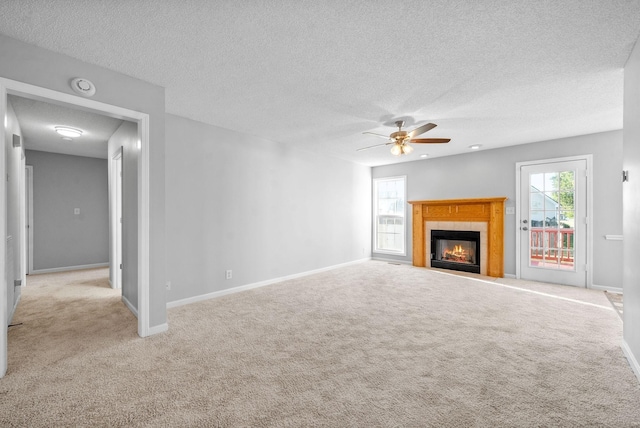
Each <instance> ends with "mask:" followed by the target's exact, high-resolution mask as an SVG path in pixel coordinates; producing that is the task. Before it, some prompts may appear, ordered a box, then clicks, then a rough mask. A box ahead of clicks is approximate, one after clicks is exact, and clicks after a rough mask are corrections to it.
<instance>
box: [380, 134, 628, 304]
mask: <svg viewBox="0 0 640 428" xmlns="http://www.w3.org/2000/svg"><path fill="white" fill-rule="evenodd" d="M585 154H592V155H593V171H592V172H591V177H592V180H593V207H594V213H593V219H592V221H593V256H594V257H593V260H594V266H593V283H594V284H595V285H600V286H604V287H614V288H621V287H622V242H621V241H614V240H606V239H605V235H621V234H622V188H621V184H620V171H621V167H622V131H611V132H603V133H598V134H591V135H583V136H577V137H570V138H563V139H559V140H552V141H543V142H538V143H531V144H523V145H518V146H512V147H506V148H501V149H494V150H484V151H478V152H473V153H468V154H463V155H458V156H448V157H442V158H434V159H426V160H420V161H415V162H406V163H401V164H395V165H387V166H380V167H375V168H373V172H372V174H373V177H374V178H382V177H392V176H399V175H406V176H407V199H408V200H409V201H411V200H428V199H456V198H482V197H494V196H496V197H497V196H506V197H507V198H509V199H508V200H507V201H506V206H507V207H515V206H516V203H517V201H516V200H515V197H516V173H515V166H516V163H517V162H525V161H534V160H541V159H551V158H561V157H568V156H576V155H585ZM407 212H408V216H409V217H408V221H407V223H408V225H407V237H408V239H407V256H406V257H395V259H398V260H401V261H405V262H411V259H412V254H411V248H412V239H411V221H412V220H411V209H409V208H408V209H407ZM515 227H516V218H515V215H505V230H504V232H505V233H504V236H505V246H504V251H505V266H504V268H505V274H511V275H515V273H516V259H515V251H516V248H515V247H516V236H515V233H516V232H515ZM378 256H379V257H380V258H394V257H391V256H388V255H382V254H379V255H378V254H374V257H378ZM625 311H626V308H625Z"/></svg>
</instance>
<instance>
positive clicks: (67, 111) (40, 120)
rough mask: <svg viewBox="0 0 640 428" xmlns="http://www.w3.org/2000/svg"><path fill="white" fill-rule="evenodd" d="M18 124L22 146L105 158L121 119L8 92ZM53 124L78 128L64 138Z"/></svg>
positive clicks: (29, 148) (44, 150) (28, 148)
mask: <svg viewBox="0 0 640 428" xmlns="http://www.w3.org/2000/svg"><path fill="white" fill-rule="evenodd" d="M9 103H11V106H12V107H13V110H14V111H15V113H16V117H17V118H18V123H20V129H21V131H22V137H23V139H24V148H25V149H27V150H40V151H43V152H54V153H64V154H70V155H76V156H88V157H93V158H103V159H106V158H107V142H108V140H109V138H110V137H111V135H113V133H114V132H115V131H116V130H117V129H118V128H119V127H120V125H121V124H122V120H119V119H113V118H110V117H107V116H101V115H98V114H95V113H89V112H87V111H82V110H75V109H71V108H65V107H62V106H60V105H54V104H48V103H44V102H41V101H34V100H31V99H27V98H22V97H17V96H14V95H9ZM56 126H68V127H71V128H76V129H80V130H82V131H83V133H82V135H81V136H80V137H78V138H74V139H73V141H66V140H63V139H62V137H61V136H60V135H58V134H57V133H56V131H55V127H56Z"/></svg>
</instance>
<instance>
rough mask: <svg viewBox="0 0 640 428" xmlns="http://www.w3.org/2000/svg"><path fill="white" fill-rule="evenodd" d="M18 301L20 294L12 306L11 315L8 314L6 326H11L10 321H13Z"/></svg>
mask: <svg viewBox="0 0 640 428" xmlns="http://www.w3.org/2000/svg"><path fill="white" fill-rule="evenodd" d="M20 299H22V293H20V294H19V295H18V298H17V299H16V303H15V304H14V305H13V308H12V309H11V313H10V314H9V318H7V319H8V320H9V322H8V323H7V325H9V324H11V321H12V320H13V315H14V314H15V313H16V309H18V303H20Z"/></svg>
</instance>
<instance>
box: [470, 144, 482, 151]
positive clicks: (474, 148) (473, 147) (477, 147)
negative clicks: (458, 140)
mask: <svg viewBox="0 0 640 428" xmlns="http://www.w3.org/2000/svg"><path fill="white" fill-rule="evenodd" d="M480 147H482V144H474V145H472V146H469V148H470V149H471V150H478V149H479V148H480Z"/></svg>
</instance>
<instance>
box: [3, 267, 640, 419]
mask: <svg viewBox="0 0 640 428" xmlns="http://www.w3.org/2000/svg"><path fill="white" fill-rule="evenodd" d="M37 278H38V277H30V278H29V282H28V284H29V285H28V287H27V288H26V289H24V290H23V292H24V293H23V300H22V303H21V305H20V306H19V308H18V311H17V313H16V315H15V317H14V320H13V322H15V323H18V322H22V323H23V325H21V326H17V327H12V328H11V329H10V330H9V371H8V373H7V376H6V377H5V378H4V379H2V380H0V425H1V426H29V427H35V426H153V427H156V426H214V427H217V426H220V427H238V426H258V427H261V426H289V427H298V426H331V427H342V426H359V427H377V426H381V427H399V426H406V427H416V426H434V427H448V426H451V427H468V426H480V427H484V426H487V427H489V426H491V427H496V426H517V427H529V426H530V427H540V426H609V427H631V426H640V385H639V383H638V380H637V379H636V377H635V376H634V375H633V372H632V371H631V369H630V367H629V365H628V363H627V361H626V360H625V358H624V356H623V354H622V351H621V349H620V342H621V330H622V323H621V321H620V319H619V318H618V316H617V315H616V313H615V311H614V310H612V308H611V305H610V304H609V302H608V301H607V298H606V297H605V296H604V294H603V293H602V292H597V291H591V290H580V289H575V288H569V287H562V286H553V285H548V284H535V283H526V284H524V283H523V284H524V285H526V287H524V288H526V289H527V291H521V290H519V289H515V288H508V287H504V286H503V285H501V284H498V282H501V283H507V282H508V284H504V285H508V286H510V287H514V286H517V285H519V283H517V282H516V281H513V280H500V281H494V280H491V281H488V282H478V281H473V280H471V279H468V278H465V277H463V276H452V275H447V274H442V273H440V272H435V271H431V270H427V269H420V268H414V267H411V266H404V265H403V266H395V265H390V264H387V263H383V262H366V263H362V264H358V265H353V266H349V267H345V268H341V269H337V270H333V271H329V272H325V273H321V274H317V275H313V276H309V277H306V278H301V279H296V280H291V281H287V282H283V283H280V284H275V285H271V286H267V287H263V288H259V289H255V290H251V291H246V292H242V293H237V294H232V295H228V296H225V297H221V298H218V299H214V300H209V301H205V302H201V303H195V304H191V305H188V306H182V307H178V308H174V309H171V310H169V325H170V330H169V332H167V333H164V334H161V335H158V336H154V337H151V338H147V339H140V338H138V337H137V336H136V322H135V319H134V318H133V316H132V315H131V314H130V313H129V312H128V310H127V309H126V308H125V307H124V305H123V304H122V303H121V302H120V300H119V299H120V296H119V295H118V293H117V292H116V293H114V292H113V291H112V290H110V289H109V288H108V285H107V284H106V272H105V271H104V270H93V271H85V272H83V273H82V274H81V276H80V277H79V279H73V278H77V277H75V276H74V275H71V274H68V273H65V274H52V275H43V276H41V279H40V280H38V279H37ZM38 281H40V282H39V283H38ZM536 287H540V290H538V289H537V288H536ZM532 291H534V292H538V291H540V292H541V293H545V294H536V293H534V292H532ZM554 293H556V295H558V296H560V297H562V298H563V299H559V298H554V297H551V296H553V295H554ZM73 296H75V297H73ZM585 303H586V304H585Z"/></svg>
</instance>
